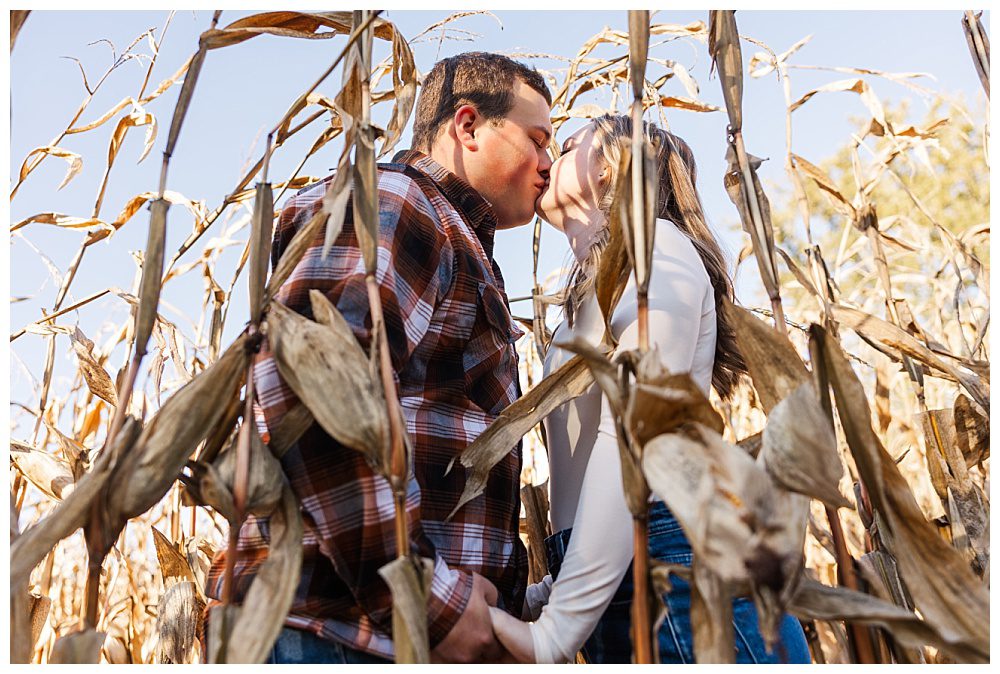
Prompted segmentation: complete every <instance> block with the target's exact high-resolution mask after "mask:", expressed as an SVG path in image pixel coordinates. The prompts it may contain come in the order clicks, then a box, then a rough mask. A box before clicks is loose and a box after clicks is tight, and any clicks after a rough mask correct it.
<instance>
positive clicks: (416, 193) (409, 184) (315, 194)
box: [286, 162, 437, 207]
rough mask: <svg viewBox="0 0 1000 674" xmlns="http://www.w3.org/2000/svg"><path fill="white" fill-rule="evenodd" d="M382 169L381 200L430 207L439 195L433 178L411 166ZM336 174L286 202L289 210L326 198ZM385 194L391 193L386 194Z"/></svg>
mask: <svg viewBox="0 0 1000 674" xmlns="http://www.w3.org/2000/svg"><path fill="white" fill-rule="evenodd" d="M377 168H378V175H379V180H378V189H379V192H380V195H379V196H380V198H383V197H385V196H388V195H391V196H395V197H401V198H409V199H416V200H418V201H421V202H425V203H427V205H428V206H429V205H430V203H429V202H430V198H431V197H432V196H434V195H435V194H436V192H437V188H436V187H435V185H434V181H433V180H431V179H430V177H429V176H428V175H427V174H425V173H423V172H422V171H420V170H419V169H417V168H416V167H414V166H411V165H409V164H402V163H395V162H392V163H380V164H378V165H377ZM336 175H337V173H336V171H334V172H333V173H331V174H330V175H328V176H326V177H325V178H323V179H322V180H318V181H316V182H314V183H311V184H309V185H306V186H305V187H303V188H301V189H300V190H298V191H297V192H295V193H294V194H293V195H292V196H291V197H289V198H288V201H287V202H286V205H287V206H296V207H302V206H305V205H308V204H310V203H313V202H316V201H320V200H322V199H323V196H324V195H325V194H326V190H327V188H328V187H329V185H330V182H332V181H333V179H334V178H335V177H336ZM385 193H388V195H387V194H385Z"/></svg>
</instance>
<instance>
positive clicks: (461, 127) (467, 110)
mask: <svg viewBox="0 0 1000 674" xmlns="http://www.w3.org/2000/svg"><path fill="white" fill-rule="evenodd" d="M481 121H482V118H481V117H480V115H479V111H478V110H476V108H475V106H472V105H463V106H462V107H460V108H459V109H458V110H456V111H455V117H454V118H453V119H452V122H453V128H454V129H455V137H456V138H457V140H458V142H459V144H460V145H462V146H463V147H465V148H466V149H467V150H472V151H475V150H478V149H479V141H478V140H477V139H476V130H477V129H478V128H479V126H480V124H481Z"/></svg>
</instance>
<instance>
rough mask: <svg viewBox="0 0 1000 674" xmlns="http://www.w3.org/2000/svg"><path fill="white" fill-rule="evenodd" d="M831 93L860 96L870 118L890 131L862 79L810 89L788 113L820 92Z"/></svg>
mask: <svg viewBox="0 0 1000 674" xmlns="http://www.w3.org/2000/svg"><path fill="white" fill-rule="evenodd" d="M833 91H851V92H854V93H856V94H859V95H860V96H861V101H862V102H863V103H864V104H865V107H867V108H868V111H869V112H870V113H871V115H872V117H873V118H874V119H875V121H876V122H878V124H879V125H880V126H881V127H882V128H883V129H891V127H890V126H889V124H888V123H887V122H886V119H885V110H884V109H883V107H882V103H881V102H880V101H879V100H878V98H876V97H875V93H874V92H873V91H872V89H871V87H870V86H869V85H868V83H867V82H865V81H864V80H862V79H847V80H837V81H836V82H830V83H829V84H825V85H823V86H821V87H818V88H816V89H812V90H810V91H808V92H806V93H805V94H803V95H802V96H800V97H799V99H798V100H797V101H795V102H793V103H792V104H791V105H790V106H789V107H788V111H789V112H795V111H796V110H798V109H799V108H800V107H802V106H803V105H805V103H806V101H808V100H809V99H811V98H812V97H813V96H815V95H816V94H818V93H822V92H833Z"/></svg>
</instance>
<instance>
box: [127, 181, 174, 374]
mask: <svg viewBox="0 0 1000 674" xmlns="http://www.w3.org/2000/svg"><path fill="white" fill-rule="evenodd" d="M168 208H170V202H168V201H167V200H166V199H157V200H156V201H154V202H152V203H151V204H150V205H149V210H150V216H149V237H148V238H147V239H146V255H145V258H144V261H143V264H142V283H141V286H140V289H139V306H138V307H136V310H135V357H136V358H141V357H142V356H144V355H145V354H146V344H147V343H148V342H149V335H150V334H151V333H152V331H153V322H154V321H155V320H156V308H157V305H158V304H159V302H160V283H161V277H162V276H163V255H164V246H165V245H166V237H167V209H168Z"/></svg>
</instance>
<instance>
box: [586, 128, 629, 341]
mask: <svg viewBox="0 0 1000 674" xmlns="http://www.w3.org/2000/svg"><path fill="white" fill-rule="evenodd" d="M621 154H622V156H621V158H620V160H619V162H618V181H617V183H616V185H615V187H614V190H615V196H614V199H613V200H612V202H611V218H610V223H609V229H610V236H609V239H608V245H607V246H606V247H605V249H604V254H603V255H602V256H601V264H600V266H599V267H598V268H597V275H596V276H595V278H594V294H595V295H597V304H598V306H599V307H600V308H601V315H602V316H604V326H605V332H604V341H606V342H608V343H609V344H612V345H613V344H615V341H614V335H613V333H612V331H611V316H612V315H613V314H614V310H615V307H616V306H617V305H618V301H619V300H620V299H621V296H622V293H623V292H625V285H626V284H627V283H628V275H629V272H630V271H631V270H632V266H631V261H630V257H629V256H630V255H631V253H630V248H629V244H628V240H629V235H628V234H627V233H626V229H627V228H628V226H629V224H628V223H629V221H628V212H629V203H630V202H631V195H632V190H631V184H630V182H629V180H626V176H627V175H631V174H630V171H631V168H630V167H631V165H632V163H631V156H632V155H631V150H629V149H626V148H625V147H623V148H622V153H621Z"/></svg>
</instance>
